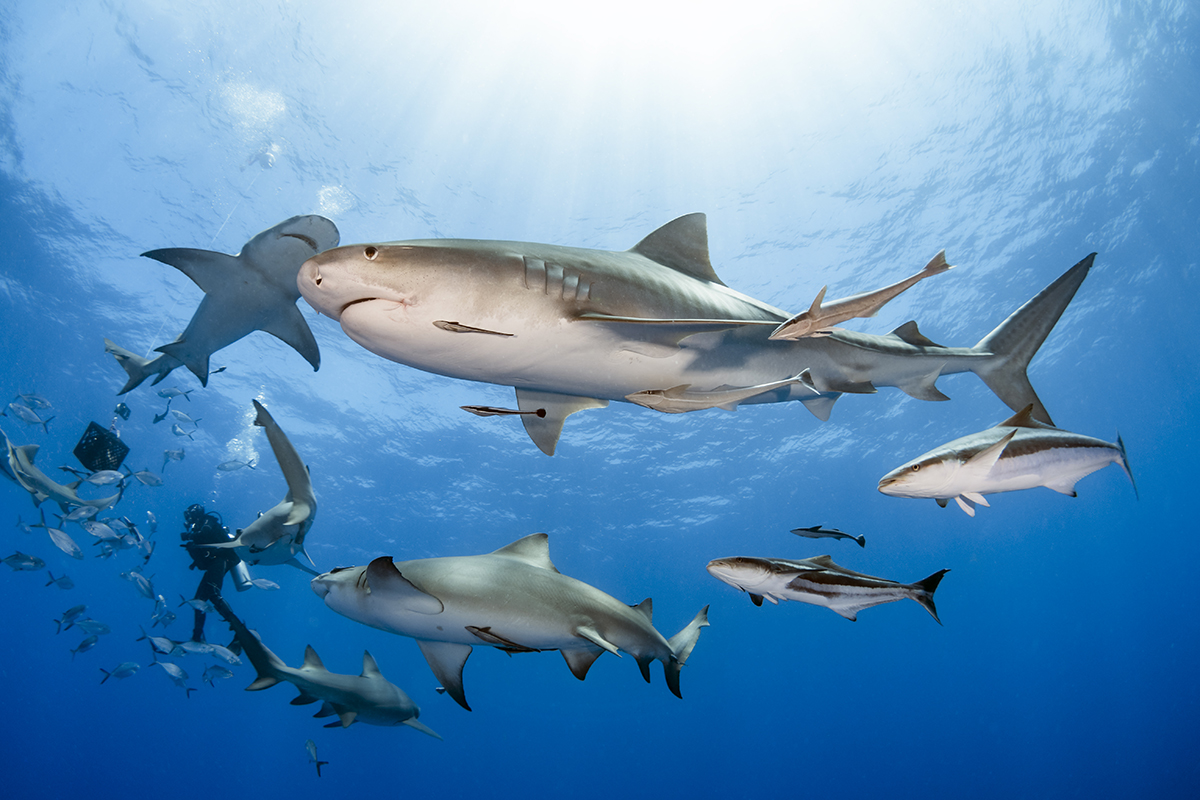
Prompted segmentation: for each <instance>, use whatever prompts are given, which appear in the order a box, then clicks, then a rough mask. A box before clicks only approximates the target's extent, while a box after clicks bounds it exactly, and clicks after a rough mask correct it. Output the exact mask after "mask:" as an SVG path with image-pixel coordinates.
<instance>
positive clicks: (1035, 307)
mask: <svg viewBox="0 0 1200 800" xmlns="http://www.w3.org/2000/svg"><path fill="white" fill-rule="evenodd" d="M1095 258H1096V254H1095V253H1092V254H1091V255H1089V256H1088V257H1087V258H1085V259H1083V260H1082V261H1080V262H1079V263H1078V264H1076V265H1075V266H1073V267H1071V268H1070V269H1069V270H1067V271H1066V272H1065V273H1064V274H1063V275H1062V276H1061V277H1060V278H1059V279H1058V280H1056V281H1055V282H1054V283H1052V284H1050V285H1049V286H1047V287H1046V288H1045V289H1043V290H1042V291H1040V292H1039V293H1038V294H1037V296H1036V297H1034V298H1033V299H1032V300H1030V301H1029V302H1028V303H1026V304H1025V305H1023V306H1021V307H1020V308H1018V309H1017V310H1016V311H1014V312H1013V313H1012V315H1011V316H1009V318H1008V319H1006V320H1004V322H1001V323H1000V325H999V326H998V327H997V328H996V329H995V330H994V331H992V332H991V333H989V334H988V335H987V336H985V337H983V339H981V340H980V341H979V344H977V345H975V347H974V348H973V349H974V350H976V351H979V352H982V353H989V354H991V355H992V356H994V357H993V358H989V359H986V360H982V361H981V362H980V364H979V365H978V366H976V367H975V368H974V370H973V371H974V372H975V374H976V375H978V376H979V377H980V378H981V379H983V382H984V383H986V384H987V385H988V388H989V389H991V390H992V391H993V392H995V393H996V396H997V397H999V398H1000V399H1001V400H1003V401H1004V403H1005V404H1006V405H1007V406H1008V407H1009V408H1011V409H1012V410H1013V411H1019V410H1020V409H1022V408H1024V407H1025V406H1027V405H1030V404H1032V405H1033V417H1034V419H1037V420H1039V421H1041V422H1045V423H1048V424H1050V425H1053V424H1054V423H1053V421H1052V420H1051V419H1050V413H1049V412H1048V411H1046V407H1045V406H1043V405H1042V401H1041V400H1040V399H1039V398H1038V396H1037V392H1035V391H1034V390H1033V386H1032V385H1031V384H1030V383H1029V376H1028V375H1027V374H1026V370H1027V369H1028V368H1029V362H1030V360H1031V359H1032V358H1033V356H1034V354H1035V353H1036V352H1037V351H1038V348H1039V347H1041V346H1042V342H1044V341H1046V336H1048V335H1049V333H1050V331H1051V330H1053V329H1054V326H1055V324H1056V323H1057V322H1058V318H1059V317H1061V316H1062V313H1063V311H1065V310H1066V308H1067V306H1068V305H1069V304H1070V302H1071V299H1072V298H1073V297H1075V292H1076V291H1077V290H1078V289H1079V286H1080V284H1082V283H1083V279H1084V278H1086V277H1087V274H1088V270H1090V269H1091V268H1092V261H1094V260H1095Z"/></svg>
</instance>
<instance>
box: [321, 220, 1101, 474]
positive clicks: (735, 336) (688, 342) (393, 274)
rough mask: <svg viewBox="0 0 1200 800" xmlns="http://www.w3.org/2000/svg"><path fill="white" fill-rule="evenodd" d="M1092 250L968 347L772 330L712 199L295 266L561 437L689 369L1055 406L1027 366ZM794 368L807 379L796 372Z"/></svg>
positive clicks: (750, 382) (739, 385)
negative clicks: (582, 228)
mask: <svg viewBox="0 0 1200 800" xmlns="http://www.w3.org/2000/svg"><path fill="white" fill-rule="evenodd" d="M1094 257H1095V254H1092V255H1090V256H1088V257H1087V258H1085V259H1083V260H1082V261H1080V262H1079V263H1078V264H1076V265H1075V266H1074V267H1073V268H1072V269H1070V270H1069V271H1068V272H1067V273H1066V274H1064V275H1063V276H1062V277H1060V278H1059V279H1058V280H1056V281H1055V282H1054V283H1052V284H1051V285H1050V286H1049V287H1047V288H1046V289H1045V290H1044V291H1042V292H1041V293H1040V294H1039V295H1037V297H1035V298H1034V299H1033V300H1031V301H1030V302H1028V303H1026V304H1025V305H1024V306H1022V307H1021V309H1019V310H1018V311H1017V312H1016V313H1014V314H1013V315H1012V316H1010V317H1009V318H1008V319H1007V320H1005V321H1004V322H1003V323H1001V324H1000V325H999V326H998V327H997V328H996V329H995V330H993V331H992V332H991V333H990V334H988V335H987V336H985V337H984V338H983V339H981V340H980V341H979V342H978V343H977V344H975V345H974V346H973V347H943V346H941V345H938V344H935V343H934V342H932V341H931V340H930V339H928V338H927V337H926V336H924V335H923V334H922V333H921V331H920V330H919V329H918V328H917V325H916V323H915V322H908V323H905V324H904V325H901V326H900V327H898V328H896V329H895V330H894V331H892V332H891V333H889V334H886V335H883V336H878V335H872V334H865V333H857V332H854V331H846V330H840V329H839V330H834V331H832V332H830V334H829V335H828V336H819V337H804V338H801V339H797V340H795V341H789V340H772V339H771V338H770V336H771V334H772V332H774V331H776V330H777V329H778V328H779V327H780V326H781V325H785V324H786V323H787V322H788V320H790V319H792V318H793V316H794V315H792V314H789V313H788V312H786V311H783V310H782V309H779V308H776V307H774V306H771V305H768V304H766V303H763V302H761V301H759V300H755V299H754V298H752V297H749V296H747V295H744V294H741V293H740V292H736V291H734V290H733V289H730V288H729V287H727V286H726V285H725V284H724V283H722V282H721V279H720V278H718V277H717V274H716V272H715V271H714V270H713V267H712V264H711V262H710V261H709V255H708V232H707V227H706V223H705V217H704V215H703V214H690V215H687V216H684V217H680V218H678V219H676V220H674V221H672V222H669V223H667V224H666V225H664V226H662V227H661V228H659V229H658V230H656V231H654V232H653V233H651V234H650V235H649V236H647V237H646V238H644V239H643V240H642V241H640V242H639V243H638V244H636V245H634V247H632V248H631V249H629V250H626V251H622V252H611V251H605V250H586V249H582V248H575V247H562V246H558V245H547V244H537V243H531V242H501V241H476V240H468V239H423V240H413V241H404V242H391V243H385V244H362V245H353V246H345V247H338V248H334V249H331V250H328V251H326V252H324V253H321V254H320V255H317V256H314V257H312V258H310V259H309V260H308V261H306V262H305V263H304V265H303V266H302V267H301V269H300V272H299V275H298V276H297V284H298V286H299V288H300V293H301V294H302V295H303V296H304V298H305V300H307V301H308V303H309V304H310V305H311V306H312V307H313V308H315V309H316V310H317V311H319V312H320V313H322V314H324V315H326V316H328V317H330V318H331V319H334V320H336V321H338V322H339V323H340V324H341V326H342V330H343V331H344V332H345V333H346V334H347V335H348V336H349V337H350V338H351V339H353V340H354V341H356V342H358V343H359V344H360V345H362V346H363V347H365V348H366V349H368V350H370V351H371V352H373V353H375V354H377V355H380V356H383V357H384V358H387V359H390V360H392V361H396V362H399V363H401V364H407V365H408V366H411V367H415V368H417V369H422V370H426V371H429V372H435V373H438V374H441V375H447V376H450V377H453V378H461V379H464V380H474V381H483V382H486V383H494V384H499V385H503V386H512V387H514V388H515V389H516V395H517V407H518V408H519V409H520V410H521V411H523V412H529V411H539V410H540V411H543V412H544V414H536V415H529V414H526V415H523V416H522V417H521V421H522V422H523V423H524V426H525V430H526V432H527V433H528V434H529V436H530V438H531V439H532V440H533V442H534V444H535V445H537V447H538V448H539V449H540V450H541V451H542V452H544V453H546V454H547V455H553V453H554V450H555V447H556V446H557V443H558V439H559V437H560V435H561V433H562V427H563V422H564V421H565V419H566V418H567V416H569V415H570V414H573V413H575V412H577V411H581V410H583V409H588V408H603V407H605V406H607V405H608V403H609V402H610V401H627V402H634V401H635V399H639V398H645V399H650V398H656V397H660V396H667V397H668V399H669V395H671V394H672V393H675V392H676V390H677V389H678V387H684V386H686V387H688V388H687V389H686V390H683V391H684V392H686V393H706V392H717V393H721V392H727V393H729V394H726V395H725V400H724V401H722V402H718V403H716V405H727V406H728V407H731V408H732V407H736V406H738V405H742V404H756V403H776V402H784V401H790V400H797V401H799V402H801V403H803V404H804V405H805V406H806V407H807V408H808V409H809V410H810V411H811V412H813V414H815V415H816V416H817V417H818V418H819V419H822V420H825V419H828V418H829V415H830V412H831V411H832V408H833V404H834V402H835V401H836V400H837V399H838V397H840V396H841V394H842V393H846V392H851V393H858V394H869V393H874V392H875V391H876V389H877V387H879V386H894V387H897V388H899V389H900V390H901V391H903V392H905V393H907V394H909V395H911V396H912V397H916V398H918V399H922V400H946V399H947V397H946V395H944V394H943V393H942V392H941V391H940V390H939V389H938V388H937V387H936V385H935V384H936V381H937V379H938V377H939V376H941V375H949V374H954V373H960V372H974V373H975V374H977V375H979V376H980V377H981V378H982V379H983V381H984V382H985V383H986V384H987V385H988V386H989V387H990V388H991V389H992V391H994V392H995V393H996V394H997V395H998V396H999V397H1000V399H1001V400H1003V401H1004V402H1005V403H1006V404H1007V405H1008V406H1009V407H1010V408H1012V409H1013V410H1016V409H1018V408H1021V407H1023V406H1025V405H1026V404H1028V403H1034V404H1035V414H1036V416H1037V417H1038V418H1039V419H1042V420H1043V421H1046V422H1049V421H1050V416H1049V414H1048V413H1047V412H1046V410H1045V408H1044V407H1042V405H1041V402H1040V401H1039V400H1038V399H1037V394H1036V393H1035V392H1034V390H1033V387H1032V386H1031V385H1030V383H1029V379H1028V377H1027V375H1026V368H1027V366H1028V365H1029V361H1030V359H1031V358H1032V357H1033V355H1034V354H1035V353H1036V352H1037V350H1038V348H1039V347H1040V346H1041V344H1042V342H1043V341H1044V340H1045V338H1046V336H1047V335H1048V334H1049V333H1050V330H1051V329H1052V328H1053V327H1054V325H1055V323H1056V322H1057V321H1058V319H1059V317H1060V316H1061V315H1062V313H1063V311H1064V310H1065V309H1066V307H1067V305H1068V304H1069V303H1070V301H1071V299H1072V297H1074V295H1075V292H1076V290H1077V289H1078V288H1079V286H1080V284H1081V283H1082V282H1083V279H1084V278H1085V277H1086V276H1087V273H1088V270H1089V269H1090V268H1091V265H1092V261H1093V259H1094ZM864 307H865V306H864ZM860 310H861V309H860ZM800 375H806V376H807V379H806V380H801V381H800V382H792V381H791V379H792V378H795V377H796V376H800ZM780 381H782V382H785V383H783V384H781V385H778V386H777V388H773V389H768V388H765V387H769V386H771V385H772V384H775V383H776V382H780ZM739 392H741V393H744V396H741V397H738V396H737V393H739ZM694 407H695V408H696V409H699V408H704V407H711V406H710V405H706V404H705V403H703V402H701V403H697V404H696V405H695V406H694ZM679 409H681V406H680V405H677V404H672V403H670V402H668V403H666V404H665V405H664V407H663V410H670V411H676V410H679Z"/></svg>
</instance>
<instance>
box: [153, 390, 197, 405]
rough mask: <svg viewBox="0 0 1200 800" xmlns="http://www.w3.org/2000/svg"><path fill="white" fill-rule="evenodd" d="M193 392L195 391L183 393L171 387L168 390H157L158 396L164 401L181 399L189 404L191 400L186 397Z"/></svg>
mask: <svg viewBox="0 0 1200 800" xmlns="http://www.w3.org/2000/svg"><path fill="white" fill-rule="evenodd" d="M194 391H196V390H195V389H188V390H187V391H186V392H184V391H181V390H180V389H177V388H175V387H174V386H172V387H171V388H170V389H159V390H158V396H159V397H161V398H163V399H165V400H174V399H175V398H176V397H182V398H183V399H184V400H187V401H188V402H189V403H190V402H191V401H192V398H190V397H188V395H189V394H191V393H192V392H194Z"/></svg>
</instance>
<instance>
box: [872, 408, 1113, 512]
mask: <svg viewBox="0 0 1200 800" xmlns="http://www.w3.org/2000/svg"><path fill="white" fill-rule="evenodd" d="M1032 414H1033V409H1032V408H1031V407H1028V406H1027V407H1026V408H1024V409H1022V410H1021V411H1020V412H1018V413H1016V414H1014V415H1013V416H1012V417H1009V418H1008V419H1006V420H1005V421H1004V422H1001V423H1000V424H999V425H996V426H994V427H991V428H988V429H987V430H984V431H979V432H978V433H972V434H969V435H967V436H963V437H961V438H958V439H955V440H953V441H951V442H946V443H945V444H943V445H939V446H938V447H935V448H934V449H933V450H930V451H929V452H928V453H925V454H923V455H920V456H918V457H917V458H914V459H913V460H912V461H909V462H908V463H907V464H904V465H903V466H899V467H896V469H894V470H892V471H891V472H889V473H888V474H887V475H884V476H883V478H881V479H880V481H879V491H881V492H883V493H884V494H887V495H892V496H893V497H925V498H933V499H934V500H937V502H938V505H940V506H942V507H943V508H945V506H946V503H947V502H948V501H949V500H955V501H956V502H957V503H958V506H959V508H961V509H962V510H963V511H965V512H966V513H967V514H968V515H970V516H972V517H973V516H975V507H976V506H987V505H989V503H988V501H987V500H985V499H984V497H983V496H984V495H985V494H996V493H998V492H1012V491H1016V490H1018V489H1032V488H1034V487H1035V486H1045V487H1046V488H1047V489H1053V490H1054V491H1056V492H1059V493H1060V494H1065V495H1070V496H1071V497H1075V484H1076V483H1078V482H1079V481H1080V480H1081V479H1082V478H1084V477H1086V476H1088V475H1091V474H1092V473H1093V472H1095V471H1097V470H1100V469H1103V468H1104V467H1107V466H1108V465H1109V464H1118V465H1120V467H1121V469H1123V470H1124V471H1125V474H1126V475H1128V476H1129V482H1130V483H1132V484H1133V491H1134V494H1135V495H1136V494H1137V484H1136V483H1134V481H1133V473H1132V472H1130V470H1129V460H1128V459H1127V458H1126V457H1125V443H1124V442H1123V441H1121V437H1120V436H1119V435H1118V436H1117V441H1116V444H1111V443H1109V442H1106V441H1104V440H1103V439H1095V438H1092V437H1091V436H1083V435H1081V434H1078V433H1071V432H1070V431H1064V430H1060V429H1059V428H1055V427H1054V426H1052V425H1046V424H1044V423H1041V422H1038V421H1037V420H1036V419H1034V418H1033V416H1032Z"/></svg>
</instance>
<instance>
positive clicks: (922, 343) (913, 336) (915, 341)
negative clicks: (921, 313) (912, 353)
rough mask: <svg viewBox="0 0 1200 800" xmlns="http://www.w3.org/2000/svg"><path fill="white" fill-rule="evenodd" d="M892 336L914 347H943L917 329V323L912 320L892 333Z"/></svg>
mask: <svg viewBox="0 0 1200 800" xmlns="http://www.w3.org/2000/svg"><path fill="white" fill-rule="evenodd" d="M892 336H895V337H896V338H897V339H899V340H900V341H902V342H907V343H908V344H911V345H913V346H914V347H940V346H941V345H939V344H937V343H936V342H934V341H933V340H932V339H930V338H929V337H928V336H926V335H925V334H923V333H921V330H920V329H919V328H918V327H917V321H916V320H912V319H910V320H909V321H908V322H906V323H904V324H903V325H901V326H900V327H899V328H896V329H895V330H894V331H892Z"/></svg>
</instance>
